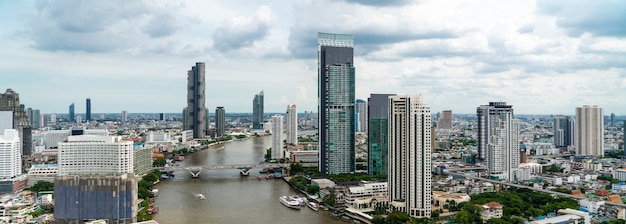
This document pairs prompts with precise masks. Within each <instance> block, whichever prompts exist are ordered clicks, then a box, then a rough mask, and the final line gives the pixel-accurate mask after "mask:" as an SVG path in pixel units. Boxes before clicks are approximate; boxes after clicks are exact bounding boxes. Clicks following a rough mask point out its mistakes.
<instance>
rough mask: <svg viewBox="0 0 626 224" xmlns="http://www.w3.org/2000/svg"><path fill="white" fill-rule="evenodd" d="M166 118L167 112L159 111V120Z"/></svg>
mask: <svg viewBox="0 0 626 224" xmlns="http://www.w3.org/2000/svg"><path fill="white" fill-rule="evenodd" d="M164 120H165V114H164V113H159V121H164Z"/></svg>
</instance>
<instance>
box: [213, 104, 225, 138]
mask: <svg viewBox="0 0 626 224" xmlns="http://www.w3.org/2000/svg"><path fill="white" fill-rule="evenodd" d="M215 127H216V129H217V136H222V135H224V134H226V110H225V109H224V107H217V108H215Z"/></svg>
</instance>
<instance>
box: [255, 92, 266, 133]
mask: <svg viewBox="0 0 626 224" xmlns="http://www.w3.org/2000/svg"><path fill="white" fill-rule="evenodd" d="M263 97H264V96H263V91H261V92H260V93H259V94H255V95H254V99H252V129H254V130H263V120H264V119H263V118H264V116H263V113H264V112H263V107H264V102H263Z"/></svg>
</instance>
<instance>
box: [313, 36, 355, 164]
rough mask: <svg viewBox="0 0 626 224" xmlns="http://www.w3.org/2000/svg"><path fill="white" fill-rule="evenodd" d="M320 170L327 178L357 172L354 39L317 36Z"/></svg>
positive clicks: (351, 37) (349, 37) (350, 37)
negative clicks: (332, 175) (327, 175)
mask: <svg viewBox="0 0 626 224" xmlns="http://www.w3.org/2000/svg"><path fill="white" fill-rule="evenodd" d="M317 42H318V56H319V58H318V66H319V67H318V88H319V89H318V91H317V92H318V94H319V95H318V116H319V117H318V122H319V123H318V128H319V141H318V144H319V151H320V153H319V156H320V159H319V170H320V172H322V173H325V174H339V173H352V172H354V170H355V151H354V148H355V144H354V140H355V131H354V130H355V125H356V119H355V117H354V116H355V108H354V103H355V92H354V91H355V86H354V85H355V69H354V60H353V58H354V56H353V55H354V54H353V51H354V49H353V47H354V37H353V36H352V35H350V34H330V33H318V36H317Z"/></svg>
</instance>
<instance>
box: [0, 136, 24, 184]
mask: <svg viewBox="0 0 626 224" xmlns="http://www.w3.org/2000/svg"><path fill="white" fill-rule="evenodd" d="M0 158H1V159H0V178H13V177H16V176H19V175H20V174H21V173H22V148H21V142H20V133H19V132H18V131H17V130H15V129H5V130H4V135H0Z"/></svg>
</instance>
